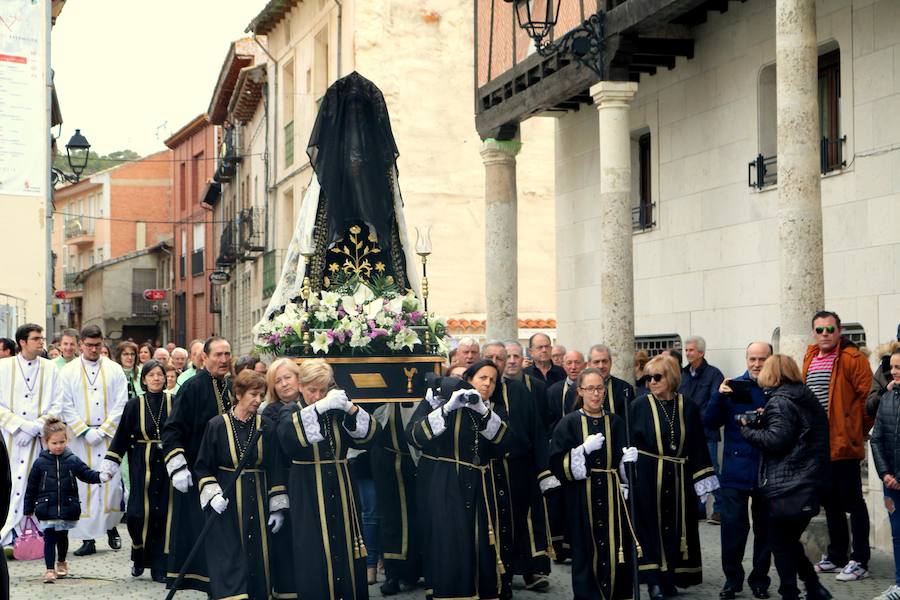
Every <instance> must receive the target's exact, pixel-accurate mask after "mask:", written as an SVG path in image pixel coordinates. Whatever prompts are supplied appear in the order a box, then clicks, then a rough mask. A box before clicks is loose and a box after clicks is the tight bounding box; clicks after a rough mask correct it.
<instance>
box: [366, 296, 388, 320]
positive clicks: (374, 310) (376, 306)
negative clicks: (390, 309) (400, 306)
mask: <svg viewBox="0 0 900 600" xmlns="http://www.w3.org/2000/svg"><path fill="white" fill-rule="evenodd" d="M383 308H384V304H383V303H382V302H381V300H380V299H378V300H375V301H374V302H369V303H368V304H366V306H365V308H364V311H363V312H364V313H365V315H366V319H374V320H375V321H376V322H377V321H378V316H379V315H381V316H382V317H383V316H384V313H383V312H382V309H383Z"/></svg>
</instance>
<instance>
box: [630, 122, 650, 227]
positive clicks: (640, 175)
mask: <svg viewBox="0 0 900 600" xmlns="http://www.w3.org/2000/svg"><path fill="white" fill-rule="evenodd" d="M631 161H632V163H631V164H633V165H635V166H636V168H634V169H632V171H631V228H632V230H633V231H646V230H648V229H652V228H653V226H654V225H656V223H655V222H654V220H653V196H652V191H651V189H652V188H651V178H650V161H651V155H650V133H649V132H645V133H638V134H637V135H636V136H634V137H632V138H631Z"/></svg>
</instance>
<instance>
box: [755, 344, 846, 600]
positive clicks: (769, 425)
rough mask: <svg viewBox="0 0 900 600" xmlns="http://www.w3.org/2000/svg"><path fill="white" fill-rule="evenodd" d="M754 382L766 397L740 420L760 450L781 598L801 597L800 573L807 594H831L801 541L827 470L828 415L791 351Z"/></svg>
mask: <svg viewBox="0 0 900 600" xmlns="http://www.w3.org/2000/svg"><path fill="white" fill-rule="evenodd" d="M757 382H758V383H759V385H760V387H762V388H763V389H764V390H765V391H766V394H767V395H768V396H769V401H768V402H767V403H766V406H765V408H764V409H762V408H761V409H758V411H757V412H758V413H759V414H760V417H759V418H758V419H756V420H753V421H752V422H751V421H748V420H747V419H746V418H745V419H742V420H741V424H742V425H743V427H742V428H741V435H742V436H743V437H744V439H745V440H747V441H748V442H749V443H750V444H752V445H753V446H755V447H757V448H759V450H760V451H761V453H762V461H761V464H760V473H759V486H760V489H761V490H762V491H763V493H765V495H766V498H767V499H768V500H769V502H770V507H769V513H770V524H771V534H770V538H769V539H770V541H771V544H772V555H773V556H774V558H775V567H776V569H777V570H778V577H779V578H780V579H781V585H780V586H779V588H778V592H779V594H781V597H782V599H784V600H797V599H799V598H800V589H799V588H798V587H797V577H798V576H799V577H800V579H801V580H802V581H803V582H804V583H805V584H806V598H807V599H808V600H824V599H827V598H831V594H830V593H829V592H828V590H826V589H825V588H824V587H823V586H822V584H821V583H820V582H819V577H818V575H817V574H816V571H815V569H814V568H813V565H812V563H811V562H810V561H809V559H808V558H807V557H806V553H805V552H804V550H803V545H802V544H801V543H800V536H801V535H802V534H803V532H804V531H805V530H806V527H807V525H809V521H810V519H812V518H813V517H814V516H815V515H816V514H818V512H819V502H818V491H819V490H818V488H819V486H820V485H821V484H822V482H823V481H824V480H825V479H826V478H827V474H828V472H827V468H828V464H829V462H828V461H829V449H828V417H827V416H826V415H825V411H824V410H823V409H822V405H821V404H819V401H818V399H817V398H816V396H815V395H814V394H813V393H812V392H811V391H810V390H809V389H808V388H807V387H806V386H805V385H803V378H802V376H801V374H800V370H799V369H798V368H797V363H795V362H794V360H793V359H792V358H790V357H789V356H785V355H783V354H775V355H773V356H771V357H769V359H768V360H766V363H765V365H763V369H762V372H761V373H760V374H759V379H758V380H757Z"/></svg>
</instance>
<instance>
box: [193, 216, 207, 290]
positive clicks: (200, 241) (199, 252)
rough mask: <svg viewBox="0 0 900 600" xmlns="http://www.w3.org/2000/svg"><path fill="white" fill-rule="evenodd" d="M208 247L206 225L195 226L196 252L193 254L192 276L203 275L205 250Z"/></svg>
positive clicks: (196, 224)
mask: <svg viewBox="0 0 900 600" xmlns="http://www.w3.org/2000/svg"><path fill="white" fill-rule="evenodd" d="M205 245H206V224H205V223H195V224H194V251H193V252H192V253H191V275H193V276H195V277H196V276H197V275H203V270H204V262H203V249H204V247H205Z"/></svg>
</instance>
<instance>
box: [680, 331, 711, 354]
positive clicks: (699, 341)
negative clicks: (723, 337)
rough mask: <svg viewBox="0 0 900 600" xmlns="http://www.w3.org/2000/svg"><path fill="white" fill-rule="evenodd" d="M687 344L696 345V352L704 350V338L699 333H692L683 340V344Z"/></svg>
mask: <svg viewBox="0 0 900 600" xmlns="http://www.w3.org/2000/svg"><path fill="white" fill-rule="evenodd" d="M688 344H694V345H695V346H697V351H698V352H703V353H705V352H706V340H704V339H703V338H702V337H700V336H699V335H692V336H690V337H689V338H687V339H686V340H684V345H685V346H687V345H688Z"/></svg>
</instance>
